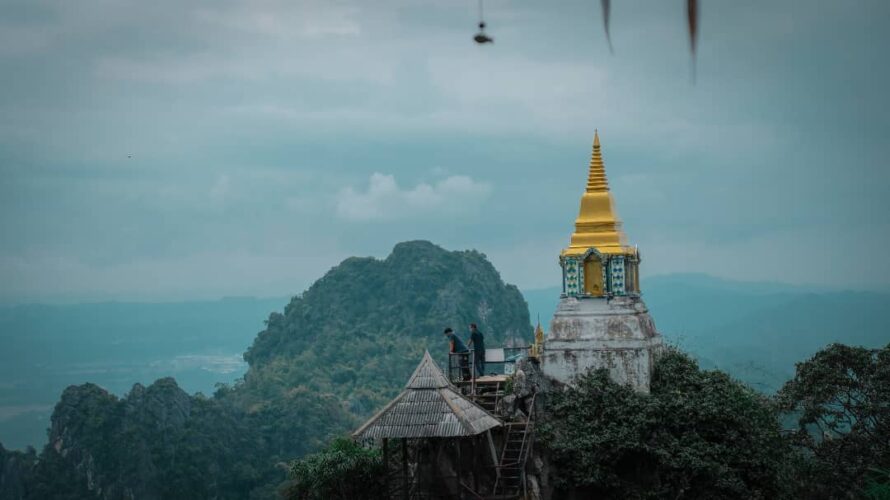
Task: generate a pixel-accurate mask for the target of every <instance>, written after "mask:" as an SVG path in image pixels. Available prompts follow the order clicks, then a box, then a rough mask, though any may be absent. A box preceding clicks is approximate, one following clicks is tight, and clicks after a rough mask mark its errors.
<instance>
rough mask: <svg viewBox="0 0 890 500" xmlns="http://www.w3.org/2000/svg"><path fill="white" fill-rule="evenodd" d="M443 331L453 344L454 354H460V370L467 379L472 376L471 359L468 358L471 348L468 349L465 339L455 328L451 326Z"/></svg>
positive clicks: (451, 350)
mask: <svg viewBox="0 0 890 500" xmlns="http://www.w3.org/2000/svg"><path fill="white" fill-rule="evenodd" d="M442 333H443V334H444V335H445V336H446V337H448V342H449V344H450V345H451V349H450V352H451V353H452V354H458V359H459V360H460V371H461V374H462V375H463V379H464V380H466V379H468V378H470V360H469V359H468V358H467V357H468V356H469V354H470V350H469V349H467V345H466V344H464V341H463V340H461V339H460V337H458V336H457V335H455V334H454V330H452V329H451V328H446V329H445V331H444V332H442Z"/></svg>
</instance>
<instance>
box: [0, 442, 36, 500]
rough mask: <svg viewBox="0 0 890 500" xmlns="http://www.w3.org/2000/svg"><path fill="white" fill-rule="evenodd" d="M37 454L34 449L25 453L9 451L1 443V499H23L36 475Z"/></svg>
mask: <svg viewBox="0 0 890 500" xmlns="http://www.w3.org/2000/svg"><path fill="white" fill-rule="evenodd" d="M36 462H37V455H36V453H34V450H33V449H29V450H28V451H27V452H25V453H21V452H17V451H7V450H6V449H4V448H3V446H2V445H0V500H21V499H23V498H25V494H26V488H27V486H28V485H29V484H30V483H31V481H32V478H33V475H34V465H35V464H36Z"/></svg>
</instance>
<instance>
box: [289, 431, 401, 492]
mask: <svg viewBox="0 0 890 500" xmlns="http://www.w3.org/2000/svg"><path fill="white" fill-rule="evenodd" d="M383 478H384V468H383V457H382V455H381V453H380V450H378V449H376V448H363V447H361V446H359V445H358V444H356V443H355V442H353V441H352V440H351V439H345V438H342V439H337V440H335V441H334V442H333V443H332V444H331V445H330V446H329V447H328V448H326V449H324V450H322V451H320V452H318V453H313V454H312V455H308V456H306V457H304V458H303V459H301V460H297V461H295V462H293V464H291V469H290V482H289V483H288V484H287V486H286V487H284V488H283V490H282V496H283V497H284V498H286V499H288V500H329V499H330V500H363V499H364V500H371V499H382V498H385V497H386V495H385V494H384V491H385V490H384V486H385V485H384V482H383Z"/></svg>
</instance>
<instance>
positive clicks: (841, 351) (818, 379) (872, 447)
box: [777, 344, 890, 498]
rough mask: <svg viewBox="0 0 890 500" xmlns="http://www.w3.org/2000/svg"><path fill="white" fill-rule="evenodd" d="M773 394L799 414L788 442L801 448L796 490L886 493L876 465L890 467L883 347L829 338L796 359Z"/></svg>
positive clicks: (888, 367)
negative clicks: (808, 355) (811, 352)
mask: <svg viewBox="0 0 890 500" xmlns="http://www.w3.org/2000/svg"><path fill="white" fill-rule="evenodd" d="M777 400H778V402H779V407H780V408H781V409H782V410H784V411H786V412H789V413H790V414H792V415H796V416H798V419H797V424H798V425H797V431H796V432H795V433H794V434H793V435H792V437H791V441H792V443H793V444H794V445H795V446H796V447H797V448H798V449H799V450H801V451H802V453H803V456H802V460H800V461H799V466H798V481H797V483H798V487H799V489H800V493H799V494H800V495H803V496H806V497H808V498H845V497H849V496H851V495H855V494H866V493H865V491H866V489H869V490H870V491H871V492H879V491H880V490H881V488H882V485H884V486H883V490H884V491H886V483H887V477H886V474H885V475H884V476H883V479H881V476H880V474H878V473H877V471H880V470H885V471H886V470H887V469H890V345H888V346H886V347H884V348H882V349H867V348H864V347H851V346H846V345H842V344H832V345H830V346H828V347H826V348H825V349H822V350H821V351H819V352H817V353H816V354H815V355H814V356H813V357H812V358H810V359H809V360H807V361H804V362H802V363H798V364H797V370H796V373H795V376H794V378H793V379H792V380H789V381H788V382H787V383H786V384H785V385H784V387H782V389H781V390H780V391H779V394H778V398H777ZM868 494H869V495H872V493H868ZM875 494H877V493H875ZM872 496H873V497H874V495H872ZM878 498H879V497H878Z"/></svg>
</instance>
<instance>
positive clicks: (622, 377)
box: [536, 132, 663, 392]
mask: <svg viewBox="0 0 890 500" xmlns="http://www.w3.org/2000/svg"><path fill="white" fill-rule="evenodd" d="M559 264H560V266H561V267H562V283H563V289H562V295H561V296H560V299H559V304H558V305H557V307H556V311H555V312H554V314H553V319H552V321H551V322H550V330H549V333H548V334H547V337H546V339H544V341H543V343H542V345H541V346H540V348H539V349H536V351H537V353H538V360H539V362H540V364H541V369H542V371H543V372H544V374H545V375H546V376H547V377H549V378H551V379H553V380H557V381H559V382H561V383H564V384H570V385H571V384H574V383H575V381H576V380H577V377H578V376H579V375H582V374H584V373H587V372H588V371H589V370H591V369H606V370H608V372H609V376H610V377H611V378H612V380H614V381H616V382H618V383H621V384H627V385H629V386H631V387H633V388H634V389H636V390H638V391H642V392H647V391H649V381H650V377H651V373H652V366H653V360H654V359H655V356H656V354H657V353H658V352H659V351H661V349H662V348H663V341H662V337H661V334H659V333H658V330H657V329H656V328H655V322H654V321H653V320H652V317H651V316H650V315H649V311H648V309H647V308H646V304H645V303H644V302H643V299H642V297H641V296H640V285H639V278H638V276H639V265H640V253H639V251H638V250H637V249H636V247H633V246H630V245H628V243H627V237H625V235H624V232H623V231H622V229H621V221H620V220H619V219H618V216H617V215H616V213H615V203H614V201H613V200H612V193H610V192H609V182H608V180H607V179H606V167H605V165H604V163H603V155H602V151H601V148H600V138H599V133H598V132H597V133H595V134H594V137H593V154H592V156H591V158H590V168H589V172H588V174H587V185H586V187H585V188H584V193H583V194H582V195H581V207H580V209H579V211H578V218H577V219H575V232H574V233H572V237H571V239H570V240H569V246H568V247H567V248H565V249H564V250H563V251H562V252H560V255H559ZM541 333H543V331H542V332H541ZM536 340H537V339H536Z"/></svg>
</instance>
